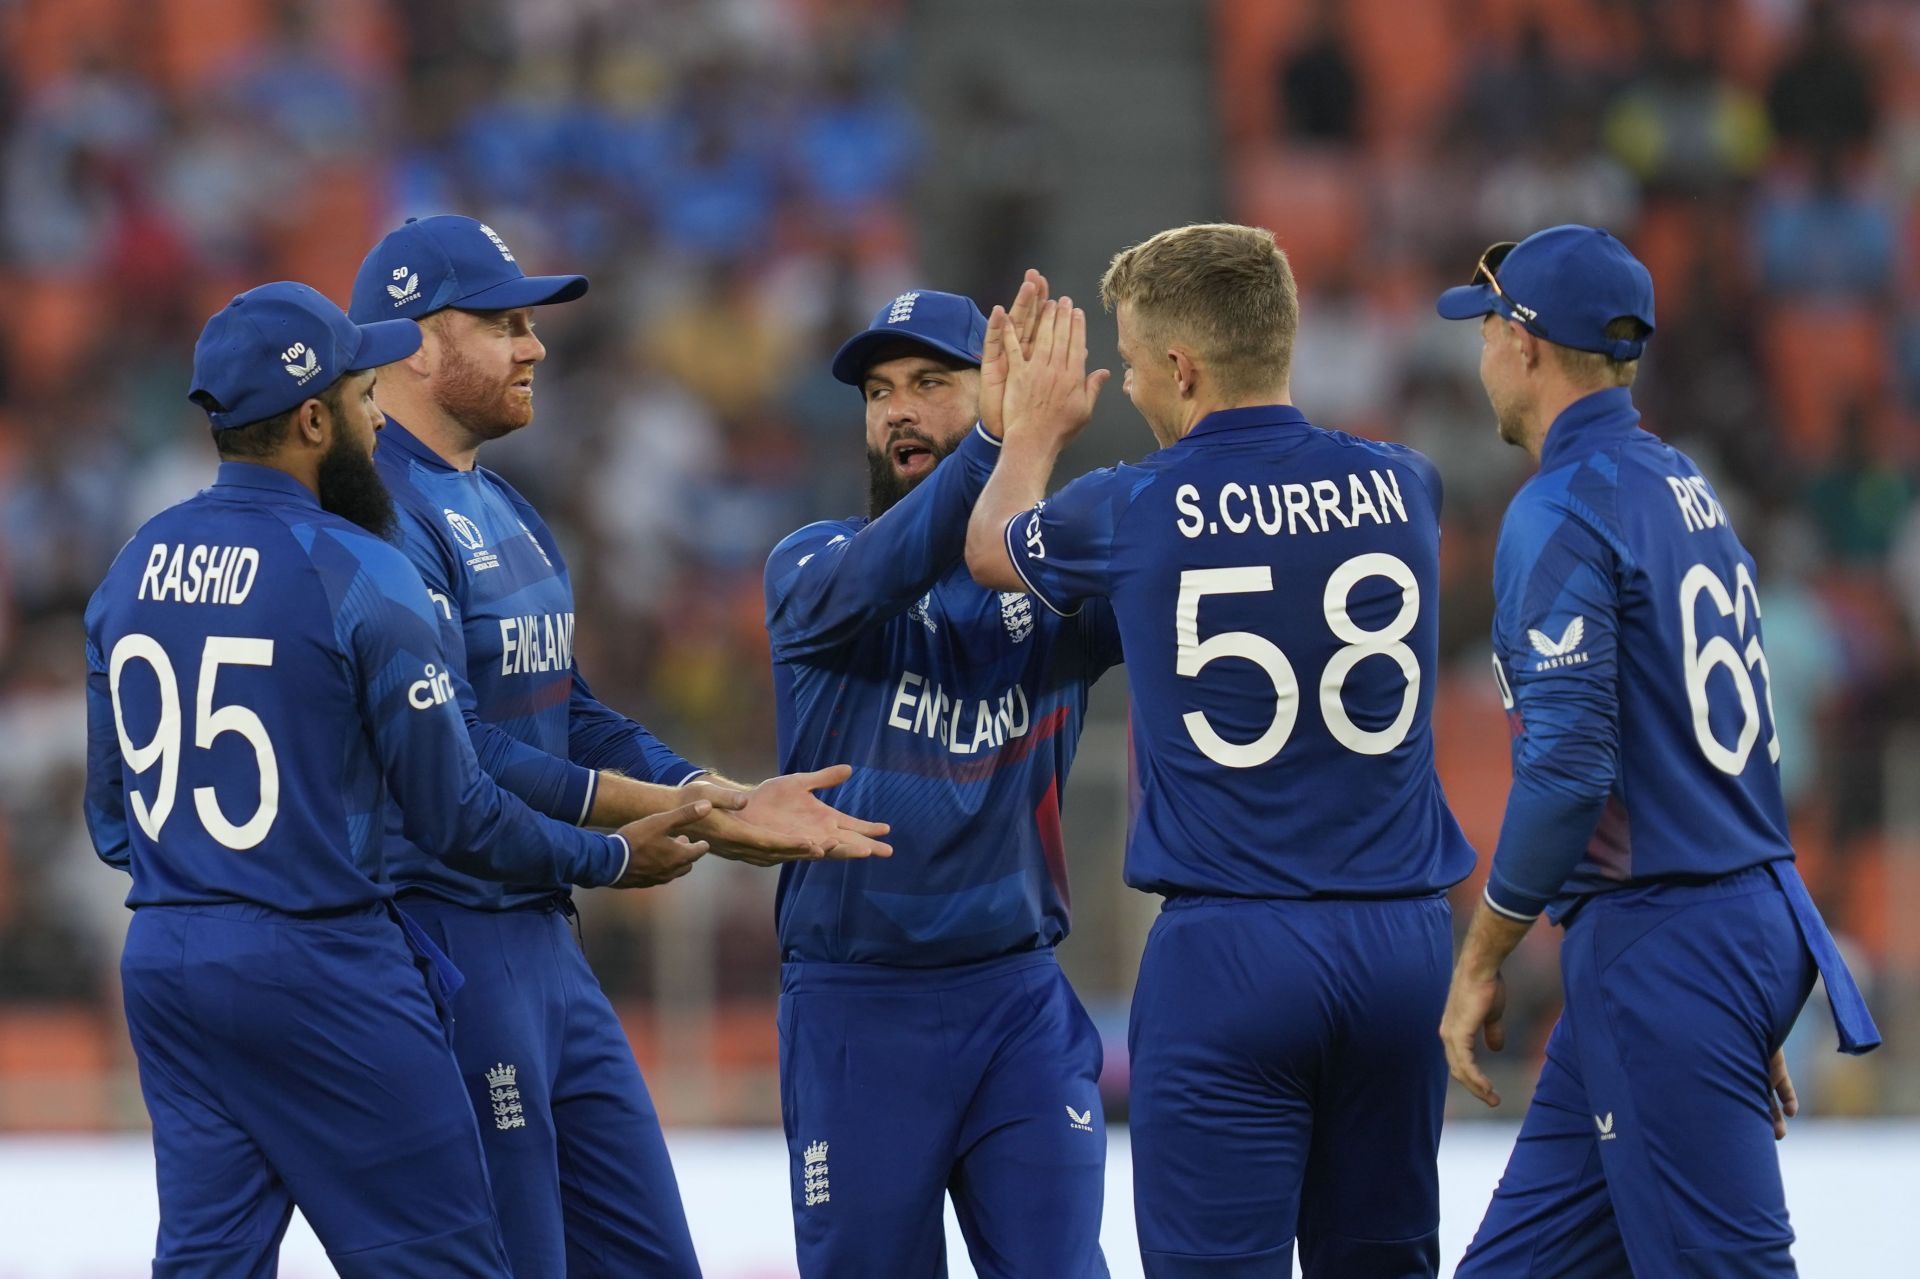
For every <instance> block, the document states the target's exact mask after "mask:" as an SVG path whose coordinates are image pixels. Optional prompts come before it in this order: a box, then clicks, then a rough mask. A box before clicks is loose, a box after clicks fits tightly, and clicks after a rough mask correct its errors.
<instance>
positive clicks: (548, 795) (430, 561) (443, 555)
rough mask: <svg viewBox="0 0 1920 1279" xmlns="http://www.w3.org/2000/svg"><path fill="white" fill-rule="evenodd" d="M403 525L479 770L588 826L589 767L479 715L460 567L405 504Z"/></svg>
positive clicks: (404, 543)
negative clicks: (470, 676) (470, 675)
mask: <svg viewBox="0 0 1920 1279" xmlns="http://www.w3.org/2000/svg"><path fill="white" fill-rule="evenodd" d="M399 526H400V549H401V550H402V551H403V552H404V553H405V554H406V557H407V559H408V560H409V561H410V562H411V563H412V564H413V567H414V569H415V571H417V572H418V573H419V574H420V580H421V581H422V582H423V583H424V584H425V585H426V589H427V597H428V599H429V600H431V601H432V604H433V612H434V621H435V623H436V624H437V626H438V628H439V640H440V649H441V651H442V652H443V653H444V654H445V655H446V658H447V665H446V674H447V675H448V677H449V678H450V679H451V680H452V688H453V695H454V700H455V701H456V702H457V703H458V704H459V707H460V715H461V718H462V719H463V720H464V721H465V723H466V726H467V734H468V736H469V737H470V738H471V739H472V741H473V751H474V754H475V755H476V756H478V757H479V760H480V767H481V768H483V769H485V770H486V772H487V775H488V776H490V777H492V778H493V779H494V780H495V781H496V782H498V783H499V784H500V785H502V786H504V787H505V788H506V789H507V790H509V791H511V792H513V794H515V795H517V796H519V798H520V799H521V800H522V801H524V802H525V803H526V805H527V806H528V807H530V808H532V809H533V810H534V811H535V812H538V813H544V814H545V815H546V816H548V817H552V818H555V819H557V820H559V821H563V822H571V823H573V824H574V825H576V826H577V825H583V824H585V823H586V822H587V821H588V818H589V815H590V813H591V811H592V806H593V797H594V792H595V791H596V790H597V789H598V787H599V785H600V779H599V778H598V777H596V776H595V775H594V771H593V770H592V769H591V768H586V767H582V766H581V765H579V764H577V763H573V762H571V761H569V760H565V759H560V758H558V757H556V756H554V755H550V754H548V753H547V752H546V751H543V750H541V749H540V748H539V747H537V746H533V745H530V744H529V743H527V742H523V741H521V740H520V739H519V738H517V737H515V736H514V735H513V734H511V733H508V732H505V731H504V730H502V729H501V728H499V727H498V726H497V725H494V724H490V723H488V722H487V721H486V720H484V719H482V718H481V717H480V712H479V702H478V699H477V698H476V697H475V695H474V691H473V685H472V684H470V683H468V682H467V641H466V633H465V631H464V630H463V629H462V626H463V625H464V617H463V614H462V611H461V602H462V600H461V593H460V592H459V591H458V590H457V589H455V582H456V581H457V580H459V579H458V578H457V573H458V565H456V564H455V563H453V562H452V561H451V560H450V558H449V553H448V550H447V547H446V544H445V542H444V541H443V540H442V539H441V538H440V537H439V536H438V535H437V534H436V533H435V532H434V531H433V530H431V529H430V528H429V527H428V526H427V524H426V522H425V521H424V520H422V519H421V518H420V517H419V515H418V514H417V513H416V512H414V511H412V510H411V509H408V508H406V507H404V506H403V507H402V508H401V512H400V519H399ZM652 811H656V812H657V811H660V810H658V809H655V810H652Z"/></svg>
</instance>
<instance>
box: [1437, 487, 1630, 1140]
mask: <svg viewBox="0 0 1920 1279" xmlns="http://www.w3.org/2000/svg"><path fill="white" fill-rule="evenodd" d="M1616 563H1617V562H1616V551H1615V549H1614V548H1613V546H1611V545H1610V544H1609V543H1608V542H1607V541H1606V540H1605V539H1604V538H1602V537H1601V536H1600V535H1599V534H1598V533H1596V532H1595V531H1594V530H1593V529H1592V528H1590V527H1589V526H1588V525H1587V524H1586V523H1584V522H1583V521H1580V520H1577V519H1572V518H1568V519H1565V520H1563V521H1562V522H1561V523H1559V525H1558V526H1557V528H1555V530H1554V531H1553V532H1552V533H1551V534H1550V536H1549V537H1548V539H1547V543H1546V545H1545V547H1544V548H1543V550H1542V551H1541V553H1540V555H1539V557H1538V559H1537V560H1536V561H1535V562H1534V567H1533V569H1532V571H1531V573H1530V574H1529V576H1528V577H1527V578H1526V580H1523V581H1518V582H1515V583H1513V584H1512V589H1513V590H1514V591H1515V592H1517V598H1514V599H1506V598H1502V599H1501V600H1500V601H1499V609H1500V612H1501V614H1502V616H1503V617H1507V618H1510V619H1512V621H1513V622H1514V623H1516V624H1517V629H1518V630H1519V631H1520V632H1521V633H1524V634H1525V636H1526V640H1525V641H1524V644H1523V645H1519V646H1515V647H1514V648H1513V649H1511V650H1510V651H1508V652H1503V653H1500V654H1498V656H1499V658H1500V661H1501V669H1502V670H1503V671H1504V672H1505V673H1506V677H1507V682H1508V684H1509V685H1510V687H1511V698H1512V702H1513V706H1512V712H1513V714H1514V715H1516V716H1517V717H1518V721H1519V723H1520V725H1521V726H1522V727H1521V728H1520V730H1519V735H1518V736H1517V737H1516V739H1515V742H1514V766H1513V786H1512V789H1511V790H1510V791H1509V792H1508V795H1507V811H1506V816H1505V818H1504V819H1503V820H1502V822H1501V824H1500V841H1499V844H1498V845H1497V846H1496V847H1495V849H1494V854H1493V865H1492V867H1491V869H1490V871H1489V873H1488V876H1487V887H1486V892H1485V894H1484V895H1483V896H1482V898H1481V900H1480V902H1479V904H1478V905H1477V906H1476V907H1475V909H1474V913H1473V919H1472V922H1471V923H1470V924H1469V925H1468V928H1467V940H1466V942H1465V944H1464V945H1463V946H1462V947H1461V950H1460V955H1459V958H1458V959H1457V960H1456V961H1455V964H1454V970H1453V982H1452V986H1451V988H1450V989H1449V991H1448V994H1447V1009H1446V1013H1445V1014H1444V1016H1443V1018H1442V1020H1441V1027H1440V1037H1441V1039H1442V1041H1443V1042H1444V1043H1445V1045H1446V1050H1447V1061H1448V1065H1449V1067H1450V1069H1451V1070H1452V1072H1453V1077H1454V1078H1455V1079H1458V1080H1459V1081H1460V1082H1461V1083H1462V1084H1464V1085H1466V1087H1467V1089H1468V1090H1469V1091H1470V1092H1472V1093H1473V1095H1474V1096H1476V1097H1478V1098H1480V1100H1482V1101H1484V1102H1486V1103H1487V1104H1488V1105H1489V1106H1496V1105H1498V1104H1499V1103H1500V1098H1499V1094H1497V1093H1495V1092H1494V1090H1493V1088H1492V1086H1491V1085H1490V1084H1489V1083H1488V1081H1487V1078H1486V1076H1485V1075H1484V1074H1483V1073H1482V1072H1481V1071H1480V1069H1479V1066H1478V1065H1477V1064H1476V1063H1475V1061H1474V1039H1475V1036H1476V1035H1477V1034H1479V1033H1481V1032H1482V1031H1484V1033H1485V1036H1486V1041H1487V1047H1488V1048H1490V1049H1492V1050H1493V1051H1495V1052H1498V1051H1499V1050H1500V1049H1501V1048H1502V1047H1504V1046H1505V1042H1506V1033H1505V1030H1504V1028H1503V1027H1502V1025H1501V1019H1502V1017H1503V1016H1504V1014H1505V1007H1506V993H1505V987H1504V985H1503V983H1502V981H1501V978H1500V966H1501V964H1502V963H1504V962H1505V960H1506V958H1507V956H1508V955H1510V954H1512V953H1513V950H1514V948H1515V947H1516V946H1518V945H1519V944H1520V941H1521V939H1522V938H1523V937H1525V936H1526V934H1527V931H1528V929H1530V928H1531V927H1532V926H1533V921H1534V920H1535V919H1537V918H1538V917H1539V915H1540V913H1541V911H1543V910H1545V909H1546V906H1547V903H1548V902H1549V901H1551V900H1552V899H1553V898H1554V897H1555V896H1557V895H1558V894H1559V892H1560V889H1561V886H1562V885H1564V884H1565V883H1566V881H1567V879H1568V877H1569V876H1571V875H1572V874H1573V872H1574V870H1575V868H1576V867H1578V866H1579V864H1580V861H1581V859H1582V858H1583V857H1584V856H1585V855H1586V852H1587V847H1588V845H1589V843H1590V842H1591V840H1592V838H1593V833H1594V827H1595V825H1596V824H1597V823H1598V821H1599V819H1600V815H1601V812H1602V811H1603V810H1604V809H1605V807H1606V803H1607V798H1608V796H1609V795H1610V794H1611V793H1612V791H1613V782H1614V777H1615V774H1616V772H1617V770H1618V766H1619V724H1620V717H1619V691H1618V686H1617V684H1616V680H1617V677H1618V671H1617V643H1618V634H1619V621H1618V619H1619V599H1618V592H1617V588H1616V585H1615V582H1616ZM1503 593H1504V592H1503ZM1513 629H1516V627H1514V626H1509V627H1503V631H1504V630H1513ZM1503 695H1505V690H1503Z"/></svg>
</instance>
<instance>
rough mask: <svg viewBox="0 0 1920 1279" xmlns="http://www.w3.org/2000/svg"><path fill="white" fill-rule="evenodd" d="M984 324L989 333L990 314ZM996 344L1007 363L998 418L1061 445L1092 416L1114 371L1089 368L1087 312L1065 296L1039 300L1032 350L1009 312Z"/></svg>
mask: <svg viewBox="0 0 1920 1279" xmlns="http://www.w3.org/2000/svg"><path fill="white" fill-rule="evenodd" d="M994 314H995V315H996V316H999V315H1000V308H998V307H995V308H994ZM987 328H988V332H989V335H991V333H992V330H993V328H994V321H993V320H991V319H990V320H988V321H987ZM999 349H1000V359H1001V360H1003V361H1004V362H1005V363H1006V366H1007V372H1006V389H1005V393H1004V396H1003V405H1002V422H1003V426H1004V428H1005V430H1006V431H1007V432H1008V433H1009V434H1010V435H1011V434H1025V433H1028V432H1031V433H1033V434H1034V435H1035V436H1037V437H1038V438H1041V439H1045V440H1047V441H1050V442H1052V443H1055V444H1058V445H1062V446H1064V445H1065V444H1066V443H1067V441H1069V440H1071V439H1072V438H1073V437H1074V436H1075V435H1078V434H1079V433H1080V429H1081V428H1082V427H1084V426H1085V425H1086V424H1087V420H1088V419H1089V418H1091V417H1092V416H1093V406H1094V405H1095V404H1096V403H1097V402H1098V401H1099V399H1100V388H1101V387H1103V386H1105V385H1106V384H1107V379H1108V378H1110V377H1112V376H1113V375H1112V373H1110V372H1109V371H1108V370H1106V369H1095V370H1094V371H1093V372H1091V373H1089V372H1087V313H1086V312H1085V311H1082V310H1081V309H1079V308H1078V307H1076V306H1074V305H1073V299H1072V298H1068V297H1063V298H1060V299H1059V300H1058V301H1051V302H1043V303H1041V304H1040V315H1039V319H1038V321H1037V324H1036V330H1035V334H1034V341H1033V349H1032V350H1031V351H1025V350H1022V349H1021V346H1020V343H1019V342H1018V340H1017V339H1016V338H1015V334H1014V325H1013V323H1012V320H1011V317H1007V318H1005V319H1003V320H1002V321H1001V324H1000V348H999ZM982 395H983V398H984V391H983V392H982Z"/></svg>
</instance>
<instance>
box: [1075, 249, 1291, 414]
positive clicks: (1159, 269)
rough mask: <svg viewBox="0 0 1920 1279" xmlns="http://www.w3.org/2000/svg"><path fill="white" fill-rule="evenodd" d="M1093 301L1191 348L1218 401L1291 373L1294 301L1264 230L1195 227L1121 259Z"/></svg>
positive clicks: (1287, 273) (1281, 259) (1281, 256)
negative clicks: (1127, 309)
mask: <svg viewBox="0 0 1920 1279" xmlns="http://www.w3.org/2000/svg"><path fill="white" fill-rule="evenodd" d="M1100 301H1101V304H1102V305H1104V306H1105V307H1106V308H1107V310H1109V311H1112V310H1115V309H1116V308H1118V307H1119V305H1120V304H1121V303H1122V302H1129V303H1132V304H1133V314H1134V317H1135V318H1136V319H1137V320H1138V321H1139V323H1140V324H1141V325H1142V326H1144V327H1145V328H1147V329H1149V330H1150V331H1152V332H1153V333H1154V334H1155V335H1156V337H1160V338H1168V339H1172V338H1175V337H1177V338H1180V339H1183V340H1185V341H1188V342H1191V343H1192V344H1193V346H1194V348H1195V350H1196V352H1197V354H1199V356H1200V357H1201V360H1202V362H1203V363H1204V364H1205V365H1206V367H1207V370H1208V372H1210V373H1211V374H1212V375H1213V377H1214V379H1215V380H1216V381H1217V382H1218V383H1219V386H1220V389H1221V391H1223V392H1225V393H1226V394H1229V395H1238V394H1247V393H1252V392H1258V391H1261V390H1265V389H1267V388H1269V387H1272V386H1276V385H1278V384H1280V383H1283V382H1285V381H1286V380H1287V377H1288V374H1289V372H1290V371H1291V369H1292V365H1293V339H1294V335H1295V334H1296V333H1298V332H1299V331H1300V295H1299V292H1298V290H1297V289H1296V288H1295V287H1294V283H1293V268H1291V267H1290V266H1288V265H1287V255H1286V254H1285V253H1284V252H1282V251H1281V249H1280V246H1279V245H1277V244H1275V243H1274V242H1273V232H1271V231H1269V230H1266V229H1265V228H1264V227H1251V226H1236V225H1234V224H1233V223H1230V222H1202V223H1195V224H1193V225H1191V226H1182V227H1173V228H1172V229H1170V230H1166V231H1162V232H1160V233H1159V234H1158V235H1156V236H1153V237H1152V238H1150V239H1147V240H1143V241H1142V242H1140V243H1139V244H1136V245H1133V246H1132V247H1131V248H1127V249H1122V250H1121V251H1120V252H1119V253H1117V254H1115V255H1114V259H1113V262H1112V263H1111V264H1110V265H1109V266H1108V267H1107V272H1106V274H1105V275H1103V276H1102V277H1101V278H1100Z"/></svg>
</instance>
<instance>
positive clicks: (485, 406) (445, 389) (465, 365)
mask: <svg viewBox="0 0 1920 1279" xmlns="http://www.w3.org/2000/svg"><path fill="white" fill-rule="evenodd" d="M520 375H521V370H520V368H519V367H518V366H516V367H515V368H514V370H513V373H512V375H511V377H509V378H508V379H507V380H506V381H501V380H499V379H497V378H493V377H489V376H488V375H487V374H486V373H484V372H482V371H481V369H480V367H479V366H478V365H476V364H474V363H473V362H472V361H471V360H469V359H467V358H466V356H465V355H463V354H462V353H461V351H460V348H459V347H458V346H456V345H453V344H452V343H449V344H448V345H447V346H446V348H445V349H444V350H443V351H442V353H441V356H440V370H439V373H438V375H437V376H436V377H435V379H434V380H435V382H436V383H437V385H436V386H435V387H434V399H435V400H436V401H437V402H438V403H439V405H440V407H441V408H442V409H444V410H445V411H446V413H447V415H448V416H449V417H451V418H452V419H453V420H454V421H456V422H458V423H459V424H460V425H461V426H462V427H464V428H465V429H466V430H467V431H468V432H469V433H470V434H471V435H472V436H473V437H474V438H475V439H478V440H497V439H499V438H500V437H501V436H503V435H511V434H513V432H515V431H517V430H519V429H520V428H521V427H523V426H525V425H527V424H528V423H529V422H531V421H533V400H532V399H531V398H528V397H525V396H521V395H519V394H517V393H515V391H514V389H513V380H514V379H515V378H518V377H520Z"/></svg>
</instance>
